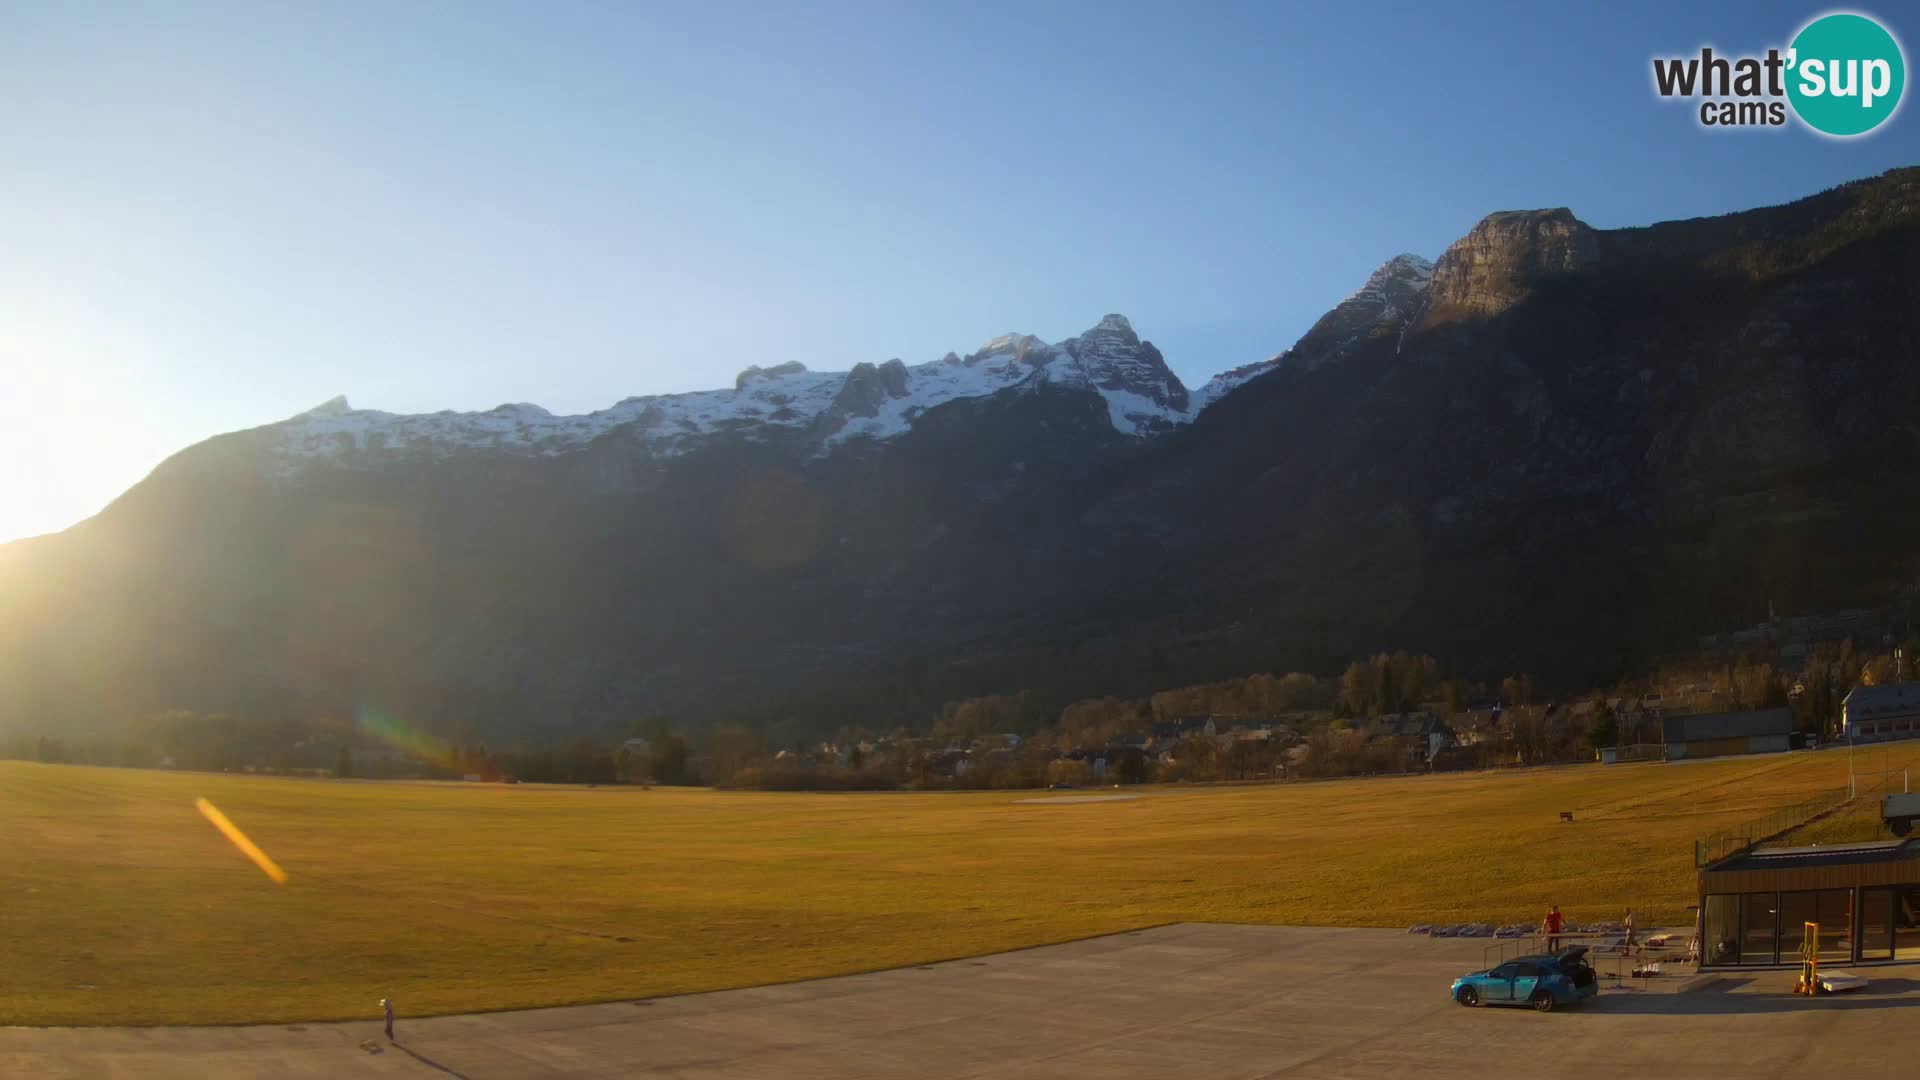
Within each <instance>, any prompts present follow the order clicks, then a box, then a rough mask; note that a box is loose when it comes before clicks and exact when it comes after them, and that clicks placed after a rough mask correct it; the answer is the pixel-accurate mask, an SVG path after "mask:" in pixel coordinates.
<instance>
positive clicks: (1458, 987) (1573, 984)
mask: <svg viewBox="0 0 1920 1080" xmlns="http://www.w3.org/2000/svg"><path fill="white" fill-rule="evenodd" d="M1599 992H1600V980H1599V979H1597V978H1595V977H1594V974H1593V968H1592V967H1591V966H1589V965H1588V964H1587V947H1586V946H1585V945H1575V946H1573V947H1572V948H1570V949H1562V950H1560V951H1559V952H1557V953H1554V954H1553V955H1552V956H1522V957H1520V958H1519V959H1516V960H1509V961H1507V962H1506V963H1504V964H1501V965H1500V966H1499V967H1496V968H1493V969H1491V970H1488V971H1476V972H1474V973H1472V974H1471V975H1462V976H1460V977H1459V978H1457V979H1455V980H1453V990H1452V994H1453V1000H1455V1001H1457V1002H1459V1003H1460V1004H1462V1005H1467V1006H1473V1005H1531V1006H1533V1007H1534V1008H1535V1009H1538V1010H1539V1011H1541V1012H1551V1011H1553V1007H1554V1006H1555V1005H1571V1004H1573V1003H1574V1002H1576V1001H1579V1000H1580V999H1581V998H1590V997H1592V996H1593V995H1595V994H1597V993H1599Z"/></svg>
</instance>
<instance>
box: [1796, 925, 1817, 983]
mask: <svg viewBox="0 0 1920 1080" xmlns="http://www.w3.org/2000/svg"><path fill="white" fill-rule="evenodd" d="M1802 933H1803V934H1804V935H1805V936H1803V937H1802V938H1801V939H1800V981H1799V982H1797V983H1795V984H1794V987H1793V992H1794V993H1796V994H1806V995H1807V996H1808V997H1812V996H1813V995H1815V994H1818V993H1819V992H1820V924H1819V923H1812V922H1810V923H1806V924H1804V929H1803V930H1802Z"/></svg>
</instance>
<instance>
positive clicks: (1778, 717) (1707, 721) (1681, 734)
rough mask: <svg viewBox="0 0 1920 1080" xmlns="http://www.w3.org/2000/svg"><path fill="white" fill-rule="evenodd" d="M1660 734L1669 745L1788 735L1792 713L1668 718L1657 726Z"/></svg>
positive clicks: (1776, 711) (1767, 711) (1759, 711)
mask: <svg viewBox="0 0 1920 1080" xmlns="http://www.w3.org/2000/svg"><path fill="white" fill-rule="evenodd" d="M1660 730H1661V733H1662V734H1663V735H1664V736H1665V737H1666V741H1668V742H1670V743H1680V742H1698V741H1701V740H1706V739H1739V738H1745V737H1747V736H1750V735H1791V734H1793V710H1792V709H1784V708H1782V709H1754V710H1752V711H1749V712H1723V713H1696V714H1694V715H1692V716H1669V717H1667V718H1666V719H1665V720H1662V721H1661V722H1660Z"/></svg>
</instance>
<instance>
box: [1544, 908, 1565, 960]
mask: <svg viewBox="0 0 1920 1080" xmlns="http://www.w3.org/2000/svg"><path fill="white" fill-rule="evenodd" d="M1566 925H1567V923H1566V920H1565V919H1562V918H1561V917H1560V905H1558V904H1555V905H1553V906H1552V907H1550V908H1548V909H1547V921H1546V923H1545V924H1544V925H1543V926H1542V927H1541V930H1542V931H1543V932H1545V934H1546V935H1547V951H1548V952H1550V953H1551V952H1559V951H1560V931H1562V930H1564V929H1566Z"/></svg>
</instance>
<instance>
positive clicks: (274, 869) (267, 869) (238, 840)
mask: <svg viewBox="0 0 1920 1080" xmlns="http://www.w3.org/2000/svg"><path fill="white" fill-rule="evenodd" d="M193 805H194V808H195V809H197V810H199V811H200V816H201V817H204V818H206V819H207V820H208V821H210V822H212V823H213V827H214V828H216V829H219V830H220V835H222V836H224V837H226V838H227V839H228V840H230V841H232V843H233V846H234V847H237V848H239V849H240V854H242V855H245V856H246V857H247V858H249V859H252V860H253V865H255V866H257V867H259V868H260V872H261V873H263V874H265V875H267V876H268V877H270V878H272V879H273V881H274V884H276V885H285V884H286V883H287V872H286V871H285V870H282V869H280V865H279V864H278V863H276V862H274V861H273V860H272V859H269V858H267V853H266V852H264V851H261V850H260V848H259V846H258V845H256V844H255V843H254V842H253V841H251V840H249V839H247V834H246V833H243V832H241V831H240V826H238V825H235V824H234V823H233V822H231V821H228V820H227V815H225V814H223V813H221V812H220V808H219V807H217V806H215V805H213V804H212V803H210V802H208V801H207V800H206V799H205V798H199V799H195V800H194V801H193Z"/></svg>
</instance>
